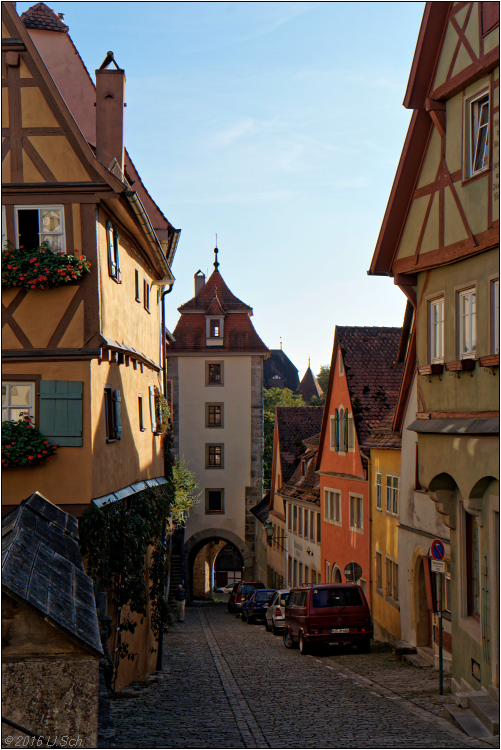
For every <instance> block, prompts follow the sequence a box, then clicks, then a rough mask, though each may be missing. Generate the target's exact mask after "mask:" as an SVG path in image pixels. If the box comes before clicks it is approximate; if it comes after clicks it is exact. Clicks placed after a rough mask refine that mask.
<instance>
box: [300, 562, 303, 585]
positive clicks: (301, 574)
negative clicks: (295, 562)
mask: <svg viewBox="0 0 501 750" xmlns="http://www.w3.org/2000/svg"><path fill="white" fill-rule="evenodd" d="M299 585H300V586H302V585H303V563H302V562H300V563H299Z"/></svg>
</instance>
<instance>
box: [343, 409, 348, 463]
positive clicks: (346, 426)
mask: <svg viewBox="0 0 501 750" xmlns="http://www.w3.org/2000/svg"><path fill="white" fill-rule="evenodd" d="M343 442H344V446H343V450H344V452H345V453H346V452H347V451H348V409H346V411H345V413H344V429H343Z"/></svg>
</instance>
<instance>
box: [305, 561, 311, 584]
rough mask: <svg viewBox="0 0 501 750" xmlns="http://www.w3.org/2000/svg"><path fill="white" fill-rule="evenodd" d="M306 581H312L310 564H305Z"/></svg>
mask: <svg viewBox="0 0 501 750" xmlns="http://www.w3.org/2000/svg"><path fill="white" fill-rule="evenodd" d="M304 582H305V583H310V569H309V567H308V565H305V566H304Z"/></svg>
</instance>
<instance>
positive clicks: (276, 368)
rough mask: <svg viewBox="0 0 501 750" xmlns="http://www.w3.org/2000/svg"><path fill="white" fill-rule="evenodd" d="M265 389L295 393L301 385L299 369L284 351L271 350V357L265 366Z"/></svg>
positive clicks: (265, 362) (266, 360)
mask: <svg viewBox="0 0 501 750" xmlns="http://www.w3.org/2000/svg"><path fill="white" fill-rule="evenodd" d="M263 382H264V387H265V388H289V389H290V390H291V391H292V392H293V393H294V391H295V390H296V388H297V387H298V385H299V376H298V370H297V367H295V366H294V365H293V364H292V362H291V361H290V359H289V357H288V356H287V355H286V354H285V352H284V351H282V349H270V356H269V357H268V359H265V361H264V364H263Z"/></svg>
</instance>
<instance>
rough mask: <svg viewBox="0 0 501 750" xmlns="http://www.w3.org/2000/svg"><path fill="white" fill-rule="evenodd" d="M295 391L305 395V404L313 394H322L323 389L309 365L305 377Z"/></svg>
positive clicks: (299, 394)
mask: <svg viewBox="0 0 501 750" xmlns="http://www.w3.org/2000/svg"><path fill="white" fill-rule="evenodd" d="M295 393H297V395H298V396H302V397H303V401H304V403H305V404H309V403H310V401H311V399H312V398H313V396H317V397H318V396H321V395H322V393H323V390H322V388H321V387H320V383H319V382H318V380H317V379H316V377H315V375H314V374H313V372H312V370H311V368H310V367H308V369H307V370H306V372H305V374H304V375H303V379H302V380H301V382H300V383H299V385H298V387H297V388H296V391H295Z"/></svg>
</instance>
